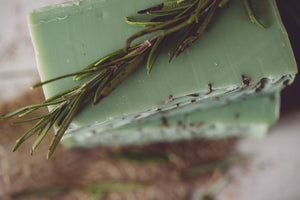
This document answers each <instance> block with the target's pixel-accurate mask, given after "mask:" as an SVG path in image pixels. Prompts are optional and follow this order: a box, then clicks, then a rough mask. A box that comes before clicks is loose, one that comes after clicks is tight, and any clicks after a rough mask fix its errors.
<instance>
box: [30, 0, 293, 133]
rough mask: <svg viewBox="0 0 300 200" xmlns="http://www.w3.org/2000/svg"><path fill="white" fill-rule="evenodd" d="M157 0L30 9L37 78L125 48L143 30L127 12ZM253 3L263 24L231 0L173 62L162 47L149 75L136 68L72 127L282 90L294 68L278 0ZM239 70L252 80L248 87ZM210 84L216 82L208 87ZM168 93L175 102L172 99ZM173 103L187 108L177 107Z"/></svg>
mask: <svg viewBox="0 0 300 200" xmlns="http://www.w3.org/2000/svg"><path fill="white" fill-rule="evenodd" d="M158 3H161V0H152V1H149V0H147V1H146V0H143V1H142V0H126V1H124V0H109V1H106V0H86V1H82V2H71V3H65V4H61V5H55V6H51V7H46V8H41V9H37V10H35V11H33V12H32V13H31V14H30V16H29V23H30V29H31V34H32V38H33V43H34V46H35V50H36V55H37V61H38V65H39V71H40V75H41V79H42V80H47V79H50V78H53V77H56V76H60V75H62V74H66V73H70V72H74V71H78V70H80V69H82V68H83V67H85V66H87V65H88V64H90V63H92V62H93V61H95V60H97V59H99V58H100V57H102V56H104V55H106V54H108V53H110V52H112V51H115V50H117V49H119V48H122V47H123V46H124V45H125V40H126V38H128V37H129V36H130V35H131V34H133V33H134V32H136V31H138V30H140V28H138V27H133V26H129V25H127V24H126V23H125V22H124V16H133V15H135V13H136V11H137V10H140V9H144V8H147V7H150V6H153V5H155V4H158ZM132 5H134V6H132ZM253 7H254V9H255V11H256V12H257V15H258V16H260V17H261V20H262V22H263V23H265V24H266V25H267V27H268V28H267V29H266V30H262V29H259V28H258V27H257V26H256V25H254V24H252V23H251V22H250V21H249V17H248V15H247V14H246V12H245V8H244V7H243V5H242V1H238V0H235V1H232V3H231V4H230V7H229V8H228V9H223V10H222V11H221V12H220V13H219V14H218V16H216V19H215V20H214V21H213V24H212V25H211V26H210V28H209V31H208V33H206V34H204V35H203V36H202V38H200V39H199V40H198V41H197V42H196V43H195V44H194V45H193V46H192V47H190V48H189V49H187V50H186V51H185V52H184V53H183V54H181V55H180V56H179V57H178V58H177V59H175V60H173V61H172V63H171V64H168V58H167V55H166V53H165V54H162V55H161V56H160V57H159V58H158V60H157V62H156V65H155V66H154V68H153V70H152V72H151V74H150V75H147V74H146V69H145V68H144V67H141V68H139V69H138V70H137V71H136V72H135V73H134V74H132V75H131V76H130V77H129V78H128V79H127V80H126V81H124V82H123V83H122V84H121V85H120V86H119V87H118V88H117V89H116V90H115V91H114V92H113V93H112V94H111V95H109V96H108V97H106V98H104V99H103V101H101V103H99V104H98V105H96V106H88V107H87V108H86V109H84V110H83V111H82V112H80V113H79V115H77V116H76V118H75V119H74V120H73V123H72V125H71V127H70V130H69V131H70V132H76V131H77V130H81V129H84V127H85V126H95V127H98V128H99V129H102V128H101V124H105V123H107V122H108V123H109V122H111V123H110V125H111V126H112V127H114V126H115V124H119V127H121V126H125V125H126V126H127V125H128V124H130V123H131V122H132V118H134V117H136V116H137V115H140V116H141V117H140V118H143V119H145V120H147V118H149V117H151V116H155V115H158V114H159V113H158V112H157V109H159V110H164V111H168V110H170V111H172V110H175V111H174V112H177V113H178V114H180V112H186V113H189V112H192V111H193V109H194V106H196V109H198V108H200V107H201V108H202V107H205V106H208V107H213V106H220V105H222V104H225V103H227V102H228V101H235V100H236V99H239V98H241V97H243V96H245V95H246V96H247V95H253V94H254V93H256V92H258V91H260V92H265V93H270V92H276V91H279V90H280V89H281V88H282V84H283V83H284V84H283V85H286V83H287V81H290V82H291V81H292V80H293V78H294V75H295V74H296V72H297V68H296V63H295V60H294V57H293V53H292V50H291V47H290V44H289V40H288V37H287V33H286V31H285V29H284V27H283V25H282V23H281V20H280V16H279V13H278V10H277V7H276V4H275V0H268V1H261V0H254V1H253ZM120 8H121V9H120ZM242 75H244V76H246V77H247V78H248V79H249V80H250V83H249V86H248V87H246V88H245V87H244V85H243V81H242V78H241V77H242ZM281 77H282V78H281ZM283 80H284V81H283ZM265 82H268V87H265ZM277 83H280V84H277ZM76 84H78V83H77V82H74V81H72V80H71V79H64V80H60V81H57V82H54V83H51V84H48V85H46V86H44V91H45V95H46V97H50V96H52V95H54V94H56V93H58V92H60V91H62V90H65V89H68V88H70V87H72V86H74V85H76ZM208 84H212V88H213V92H211V93H210V94H207V91H208V90H209V88H208ZM278 85H279V86H278ZM189 94H196V96H197V97H196V96H193V97H191V96H187V95H189ZM170 95H172V96H173V97H174V99H175V101H174V102H169V98H168V97H169V96H170ZM219 98H221V99H222V100H221V101H219V100H218V99H219ZM194 101H196V104H192V102H194ZM177 104H178V105H179V107H184V108H185V107H186V108H185V109H184V110H183V111H182V110H180V109H179V111H176V110H178V109H177V106H174V105H177Z"/></svg>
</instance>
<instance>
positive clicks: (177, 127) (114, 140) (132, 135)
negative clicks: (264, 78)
mask: <svg viewBox="0 0 300 200" xmlns="http://www.w3.org/2000/svg"><path fill="white" fill-rule="evenodd" d="M279 107H280V94H279V92H275V93H270V94H259V95H257V96H252V97H248V98H246V99H243V100H240V101H235V102H230V103H229V104H227V105H221V106H214V107H211V108H207V109H202V110H195V111H192V112H190V113H181V114H178V115H170V116H168V115H167V114H164V113H161V115H157V116H154V117H150V118H147V119H142V120H136V121H135V122H133V123H130V124H128V125H125V126H122V127H120V128H113V127H109V128H107V129H105V125H104V124H102V125H101V124H99V125H96V126H91V127H85V128H82V129H79V130H77V131H73V132H69V133H67V134H66V135H65V136H64V138H63V140H62V143H63V144H64V145H66V146H82V147H92V146H95V145H99V144H100V145H104V146H106V145H128V144H143V143H149V142H159V141H176V140H183V139H192V138H197V137H205V138H225V137H230V136H239V137H263V136H265V135H266V133H267V131H268V129H269V127H270V125H272V124H274V123H275V122H276V121H277V120H278V117H279Z"/></svg>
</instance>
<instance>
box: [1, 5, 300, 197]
mask: <svg viewBox="0 0 300 200" xmlns="http://www.w3.org/2000/svg"><path fill="white" fill-rule="evenodd" d="M61 2H64V1H63V0H42V1H41V0H26V1H20V0H0V26H1V28H0V85H1V87H0V114H3V113H6V112H8V111H11V110H13V109H16V108H19V107H20V106H21V105H25V104H32V103H34V102H39V101H41V100H42V99H43V94H42V91H41V90H31V91H30V90H29V87H30V86H31V85H32V84H33V83H35V82H36V81H37V80H38V79H39V78H38V73H37V69H36V62H35V56H34V50H33V47H32V43H31V40H30V35H29V31H28V26H27V14H28V12H30V11H31V10H33V9H34V8H39V7H42V6H47V5H52V4H56V3H61ZM277 2H278V6H279V8H280V13H281V15H282V18H283V22H284V24H285V26H286V28H287V30H288V33H289V37H290V40H291V43H292V46H293V49H294V53H295V56H296V60H297V62H298V66H299V63H300V5H299V0H277ZM291 5H293V6H291ZM299 82H300V79H299V78H298V77H297V78H296V80H295V83H294V84H293V85H292V86H290V87H288V88H287V89H286V90H284V92H283V94H282V109H281V110H282V111H281V112H282V115H281V118H280V120H279V122H278V123H277V124H276V125H275V126H274V127H273V128H272V130H271V134H270V136H269V137H268V138H265V139H240V140H236V139H233V138H229V139H226V140H196V141H185V142H177V143H172V144H165V143H160V144H153V145H147V146H138V147H126V148H100V147H99V148H94V149H64V148H63V147H61V146H60V147H59V148H58V150H57V152H56V153H55V156H54V157H53V159H51V160H46V159H45V153H46V149H47V147H48V145H46V143H49V139H50V138H48V139H47V141H44V145H41V146H40V147H41V148H40V149H39V150H38V151H37V152H36V153H35V154H34V155H33V156H32V157H31V156H30V155H29V149H30V144H31V143H32V141H28V142H27V143H26V144H24V145H23V146H22V147H21V148H20V149H19V150H18V151H17V152H16V153H12V152H11V148H12V146H13V145H14V142H15V140H16V138H17V137H18V136H19V135H20V134H21V133H23V132H24V130H26V129H28V128H29V127H30V125H24V126H11V125H10V124H9V122H10V121H0V199H1V200H2V199H15V198H21V199H88V198H91V199H92V198H93V199H130V200H131V199H158V200H160V199H163V200H168V199H201V198H202V199H203V200H204V199H209V198H210V199H220V200H229V199H231V200H248V199H249V200H250V199H251V200H268V199H272V200H299V199H300V190H299V188H300V173H299V169H300V123H299V122H300V94H299V92H300V83H299ZM41 112H44V111H41ZM11 121H12V120H11ZM141 157H142V158H143V159H141Z"/></svg>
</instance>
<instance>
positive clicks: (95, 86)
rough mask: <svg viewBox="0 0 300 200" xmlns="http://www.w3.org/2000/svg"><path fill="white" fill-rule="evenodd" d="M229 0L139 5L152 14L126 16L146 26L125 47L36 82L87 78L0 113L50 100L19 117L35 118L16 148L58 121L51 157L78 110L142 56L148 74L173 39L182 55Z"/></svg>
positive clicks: (104, 91)
mask: <svg viewBox="0 0 300 200" xmlns="http://www.w3.org/2000/svg"><path fill="white" fill-rule="evenodd" d="M229 2H230V0H166V1H164V2H163V3H161V4H158V5H156V6H153V7H150V8H147V9H144V10H140V11H138V14H144V15H148V16H149V17H150V19H149V18H148V20H143V19H139V18H134V17H126V18H125V21H126V22H127V23H128V24H129V25H133V26H141V27H144V29H143V30H141V31H139V32H137V33H135V34H133V35H132V36H131V37H130V38H128V39H127V41H126V45H125V48H124V49H119V50H117V51H115V52H113V53H110V54H108V55H106V56H104V57H102V58H100V59H99V60H97V61H95V62H93V63H91V64H90V65H88V66H87V67H85V68H83V69H82V70H81V71H78V72H75V73H70V74H66V75H63V76H60V77H56V78H54V79H51V80H47V81H45V82H40V83H37V84H35V85H34V86H33V88H36V87H40V86H42V85H45V84H48V83H51V82H53V81H57V80H59V79H63V78H67V77H73V80H74V81H78V80H81V79H83V78H88V77H89V79H88V80H87V81H86V82H84V83H83V84H81V85H78V86H76V87H73V88H70V89H68V90H66V91H63V92H61V93H59V94H57V95H55V96H53V97H51V98H49V99H47V100H45V101H44V102H42V103H40V104H35V105H30V106H25V107H23V108H20V109H18V110H16V111H14V112H12V113H9V114H7V115H4V116H2V117H0V119H7V118H10V117H13V116H16V115H18V116H19V117H24V116H27V115H29V114H30V113H32V112H34V111H36V110H37V109H39V108H42V107H47V106H52V110H51V111H50V113H48V114H45V115H42V116H38V117H34V118H30V119H25V120H20V121H18V122H16V123H26V122H31V121H37V122H36V124H35V125H34V126H33V127H32V128H31V129H29V130H28V131H27V132H26V133H25V134H23V135H22V136H21V137H20V138H19V139H18V140H17V142H16V144H15V146H14V148H13V151H15V150H17V149H18V147H19V146H20V145H21V144H22V143H23V142H24V141H25V140H26V139H28V138H29V137H31V136H33V135H35V134H36V135H37V136H38V137H37V139H36V141H35V142H34V144H33V147H32V152H33V151H34V150H35V149H36V148H37V147H38V145H39V144H40V143H41V141H42V140H43V138H44V137H45V136H46V135H47V133H48V131H49V130H50V129H51V127H53V126H56V127H57V132H56V133H55V135H54V136H53V139H52V141H51V144H50V147H49V150H48V154H47V158H50V157H51V156H52V154H53V153H54V151H55V148H56V146H57V145H58V143H59V141H60V140H61V138H62V137H63V135H64V133H65V131H66V130H67V128H68V127H69V125H70V123H71V122H72V120H73V118H74V116H75V115H76V114H77V113H78V112H79V111H80V110H81V109H83V108H84V107H85V106H86V105H87V104H89V103H94V104H97V103H99V102H100V101H101V100H102V99H103V98H105V97H106V96H108V95H109V94H110V93H111V92H112V91H113V90H114V89H115V88H116V87H118V85H120V84H121V83H122V82H123V81H124V80H125V79H126V78H127V77H128V76H130V74H131V73H132V72H133V71H134V70H135V69H137V68H138V67H140V66H141V65H142V63H143V62H144V61H146V68H147V72H148V74H149V73H150V71H151V69H152V68H153V66H154V64H155V61H156V59H157V57H158V56H159V53H160V51H161V50H162V49H164V48H166V44H167V43H169V41H170V40H172V42H173V43H174V44H175V45H174V46H173V47H172V48H171V49H170V54H169V55H170V58H169V61H171V60H172V59H173V58H174V57H177V56H179V55H180V54H181V53H182V52H183V51H184V50H185V49H186V48H188V47H189V46H191V45H192V44H193V43H194V42H195V41H196V40H197V39H199V37H200V36H201V35H202V34H203V33H204V32H205V31H206V30H207V27H208V26H209V24H210V23H211V21H212V19H213V17H214V16H215V13H216V12H217V11H218V10H219V9H221V8H222V7H223V6H224V5H226V4H228V3H229ZM244 4H245V7H246V11H247V13H248V15H249V17H250V19H251V21H252V22H254V23H256V24H257V25H258V26H259V27H261V28H264V26H263V25H262V24H261V23H260V22H259V21H258V20H257V19H256V18H255V16H254V14H253V13H254V12H253V10H252V8H251V6H250V2H249V0H244ZM149 34H151V37H150V38H149V39H146V40H144V41H143V42H137V43H134V44H132V43H133V42H134V41H135V40H136V39H138V38H140V37H142V36H145V35H149ZM153 35H154V36H153Z"/></svg>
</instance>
